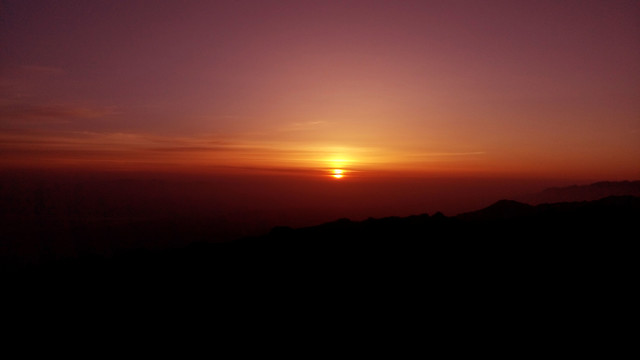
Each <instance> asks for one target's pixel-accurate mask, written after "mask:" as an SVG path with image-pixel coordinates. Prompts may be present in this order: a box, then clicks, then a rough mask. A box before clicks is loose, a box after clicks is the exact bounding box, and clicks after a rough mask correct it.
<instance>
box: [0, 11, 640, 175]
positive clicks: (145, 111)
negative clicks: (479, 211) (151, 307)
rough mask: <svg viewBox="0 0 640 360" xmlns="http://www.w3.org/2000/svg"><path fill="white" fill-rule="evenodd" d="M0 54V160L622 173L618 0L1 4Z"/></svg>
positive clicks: (623, 48) (631, 15)
mask: <svg viewBox="0 0 640 360" xmlns="http://www.w3.org/2000/svg"><path fill="white" fill-rule="evenodd" d="M0 44H1V47H0V51H1V52H0V154H1V157H0V167H3V168H14V167H36V168H38V167H41V168H48V167H84V168H100V169H125V170H126V169H147V168H148V169H165V170H166V169H168V170H170V171H183V170H199V171H201V170H206V171H214V172H233V171H285V172H295V173H305V174H306V173H308V174H315V173H318V174H327V173H328V172H329V171H330V170H331V169H334V168H340V169H343V170H344V171H345V178H344V179H347V178H348V177H349V176H353V175H363V176H364V174H367V175H366V176H373V175H374V174H381V173H385V174H407V173H411V174H420V173H423V174H434V173H436V174H476V175H478V174H482V175H496V176H498V175H505V176H506V175H508V176H513V175H517V176H553V177H557V178H563V177H564V178H594V179H603V180H616V179H629V178H634V179H635V178H640V2H638V1H612V0H608V1H587V0H582V1H557V0H554V1H513V0H512V1H454V0H451V1H427V0H423V1H345V0H343V1H329V0H324V1H306V0H298V1H265V0H260V1H189V0H186V1H185V0H181V1H140V0H127V1H90V0H77V1H72V0H68V1H55V0H46V1H40V0H15V1H14V0H2V1H0ZM344 179H341V181H342V180H344Z"/></svg>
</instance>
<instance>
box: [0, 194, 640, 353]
mask: <svg viewBox="0 0 640 360" xmlns="http://www.w3.org/2000/svg"><path fill="white" fill-rule="evenodd" d="M639 223H640V198H636V197H610V198H605V199H601V200H598V201H593V202H580V203H559V204H548V205H540V206H530V205H525V204H521V203H516V202H513V201H500V202H498V203H496V204H494V205H492V206H490V207H488V208H486V209H483V210H480V211H477V212H472V213H467V214H462V215H459V216H456V217H445V216H443V215H442V214H435V215H432V216H429V215H418V216H410V217H406V218H383V219H369V220H365V221H361V222H353V221H349V220H347V219H343V220H338V221H335V222H331V223H326V224H322V225H319V226H314V227H308V228H301V229H291V228H284V227H281V228H276V229H273V231H271V232H270V233H269V234H266V235H264V236H261V237H253V238H245V239H241V240H238V241H234V242H228V243H218V244H212V243H197V244H192V245H190V246H187V247H184V248H181V249H177V250H171V251H169V250H165V251H150V250H140V251H137V252H128V253H121V254H117V255H115V256H113V257H109V258H105V257H97V256H94V257H82V258H79V259H76V260H73V261H66V262H56V263H51V264H44V265H40V266H38V267H33V268H30V269H26V270H25V269H23V270H21V271H19V272H12V273H5V274H4V275H6V276H5V278H4V281H3V283H2V289H3V300H2V301H3V302H4V303H5V304H8V305H4V309H5V310H6V311H5V312H6V313H7V314H13V315H15V316H18V321H17V323H20V324H27V326H31V325H30V324H38V323H39V321H42V319H48V318H49V317H51V314H54V315H55V317H56V318H57V319H56V320H55V322H54V323H55V324H62V323H66V322H68V319H69V318H70V317H71V316H79V317H81V318H84V319H86V320H85V322H86V324H84V325H83V327H80V328H82V329H85V328H93V327H96V326H98V327H101V326H102V325H103V324H111V326H115V328H118V329H120V328H124V330H125V331H127V330H128V331H134V332H135V331H138V329H139V328H138V327H133V328H130V329H128V328H127V326H123V325H124V324H131V323H135V324H139V325H145V326H148V327H151V328H155V329H156V331H158V330H157V329H161V331H163V332H165V333H166V334H175V333H176V332H181V331H183V330H185V329H194V328H197V329H200V327H205V328H207V329H218V330H219V331H222V332H229V331H232V330H230V329H236V331H246V330H247V329H248V328H249V327H252V326H255V325H256V324H262V328H261V330H260V333H261V334H272V333H273V331H274V329H275V328H277V327H279V326H285V327H288V328H289V329H291V330H293V332H296V333H298V334H296V336H302V337H304V336H307V337H308V334H309V333H308V332H307V331H321V332H324V333H325V335H326V334H329V333H330V334H331V336H333V337H338V338H341V339H352V338H353V337H354V336H359V335H360V336H364V337H366V338H371V337H372V336H373V337H372V338H376V337H377V338H380V337H382V338H384V340H385V341H386V340H387V339H388V338H389V337H390V336H397V337H400V338H402V341H403V342H406V341H409V342H414V343H418V344H421V346H422V344H423V341H424V339H429V340H430V341H432V342H435V343H436V344H439V345H441V346H442V347H444V348H446V351H447V352H450V351H462V350H465V351H473V352H474V353H475V352H479V351H492V354H493V353H495V351H498V352H500V353H509V354H512V350H513V348H516V349H517V350H516V351H518V352H519V353H520V352H524V351H526V352H527V353H545V354H546V353H548V351H550V350H551V349H553V351H554V353H557V352H558V346H560V347H562V348H563V349H564V350H563V351H564V352H567V354H568V353H571V354H573V353H575V351H576V349H581V350H582V351H588V352H589V353H591V354H594V353H598V354H602V355H604V354H607V355H610V354H612V352H614V353H615V352H616V351H621V350H619V349H621V347H620V345H621V344H625V343H628V342H629V341H630V340H631V335H630V333H629V332H628V331H626V330H623V329H626V328H628V326H624V324H625V323H626V322H628V320H627V319H629V316H630V315H629V314H631V311H632V309H634V308H635V306H636V300H635V299H636V297H635V286H634V284H635V283H636V282H637V281H636V277H635V275H634V274H635V273H636V271H635V270H636V269H635V268H636V267H637V266H636V262H637V260H636V254H637V251H636V250H635V248H636V245H637V244H636V243H637V241H638V240H637V239H638V230H637V227H638V224H639ZM26 319H29V320H28V321H27V320H26ZM176 323H177V325H171V326H168V325H167V324H176ZM627 325H628V324H627ZM133 329H135V330H133ZM326 330H329V331H328V332H327V331H326ZM198 331H199V330H198ZM237 333H242V332H237ZM234 334H235V333H234ZM136 336H137V335H136ZM134 337H135V336H134ZM323 339H324V338H323ZM369 348H372V347H371V345H369ZM373 348H375V349H377V348H378V346H377V345H375V346H373ZM482 349H485V350H482ZM488 349H491V350H488ZM397 351H398V350H397V349H395V348H394V350H393V352H394V354H396V353H397Z"/></svg>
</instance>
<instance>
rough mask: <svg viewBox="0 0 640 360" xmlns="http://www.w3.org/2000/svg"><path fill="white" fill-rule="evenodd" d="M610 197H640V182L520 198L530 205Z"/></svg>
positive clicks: (604, 183)
mask: <svg viewBox="0 0 640 360" xmlns="http://www.w3.org/2000/svg"><path fill="white" fill-rule="evenodd" d="M608 196H640V181H601V182H597V183H593V184H589V185H573V186H567V187H553V188H549V189H546V190H544V191H542V192H540V193H537V194H530V195H525V196H522V197H519V198H518V199H517V200H519V201H522V202H526V203H529V204H543V203H557V202H571V201H591V200H598V199H602V198H605V197H608Z"/></svg>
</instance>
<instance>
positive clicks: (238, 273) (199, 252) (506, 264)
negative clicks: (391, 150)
mask: <svg viewBox="0 0 640 360" xmlns="http://www.w3.org/2000/svg"><path fill="white" fill-rule="evenodd" d="M639 223H640V198H638V197H630V196H625V197H608V198H605V199H601V200H597V201H591V202H571V203H556V204H542V205H537V206H531V205H527V204H522V203H518V202H515V201H508V200H502V201H499V202H497V203H495V204H493V205H491V206H489V207H487V208H485V209H482V210H479V211H475V212H470V213H465V214H460V215H458V216H454V217H446V216H444V215H442V214H440V213H437V214H435V215H433V216H429V215H427V214H423V215H415V216H409V217H404V218H400V217H388V218H381V219H373V218H371V219H368V220H364V221H359V222H354V221H350V220H348V219H340V220H337V221H334V222H329V223H325V224H321V225H318V226H313V227H306V228H299V229H293V228H288V227H278V228H274V229H273V230H272V231H271V232H269V233H268V234H266V235H263V236H258V237H247V238H243V239H239V240H236V241H232V242H226V243H207V242H198V243H193V244H191V245H189V246H186V247H182V248H177V249H165V250H149V249H146V250H142V249H140V250H136V251H127V252H121V253H118V254H116V255H114V256H112V257H104V256H97V255H94V256H85V257H81V258H78V259H75V260H67V261H54V262H52V263H49V264H43V265H40V266H35V267H32V268H30V270H24V271H23V273H25V274H26V273H29V272H30V271H31V272H35V273H38V274H40V275H39V276H42V275H43V274H45V275H46V276H55V277H58V278H73V277H78V276H81V277H84V276H90V277H92V278H95V277H98V278H105V277H108V278H113V277H116V278H120V279H121V280H125V279H131V277H132V276H133V277H134V278H135V276H140V275H141V274H146V275H145V276H151V277H158V278H161V277H175V276H189V277H193V276H206V277H207V278H208V279H209V281H210V280H212V279H217V280H218V281H240V280H244V281H246V280H247V279H254V280H255V279H257V278H263V279H264V278H270V277H276V278H278V279H289V280H291V281H305V280H304V279H306V278H307V277H309V276H311V277H316V278H317V277H325V276H327V277H328V278H332V279H333V280H334V281H337V282H343V281H344V278H343V276H348V277H353V276H356V277H362V279H365V280H366V281H372V280H373V277H375V276H382V277H389V276H390V277H393V278H395V279H396V280H397V281H414V280H415V281H418V279H421V278H422V277H423V276H425V275H426V274H430V273H431V274H433V272H436V273H440V272H444V274H445V275H446V277H450V276H454V277H455V276H462V275H463V273H464V274H466V275H465V276H470V277H475V276H476V275H477V274H484V275H482V276H489V274H491V276H497V277H498V278H509V277H512V276H516V275H514V274H518V276H523V274H531V273H532V272H537V273H539V272H542V273H545V274H548V275H550V273H551V272H553V271H563V270H567V269H575V270H579V271H587V272H589V271H596V270H594V269H595V268H598V269H601V270H602V267H603V266H610V267H613V268H617V267H619V266H621V265H623V264H627V265H628V263H625V262H624V261H622V262H618V261H619V260H620V261H621V260H622V259H623V258H625V257H626V256H628V255H629V254H630V252H628V251H629V249H631V248H632V246H634V245H635V243H636V242H637V240H636V238H637V235H638V234H637V233H638V230H637V224H639ZM132 231H133V229H132ZM594 267H595V268H594ZM62 274H64V275H62ZM376 274H377V275H376ZM46 276H45V277H46ZM367 279H368V280H367ZM512 280H515V279H512Z"/></svg>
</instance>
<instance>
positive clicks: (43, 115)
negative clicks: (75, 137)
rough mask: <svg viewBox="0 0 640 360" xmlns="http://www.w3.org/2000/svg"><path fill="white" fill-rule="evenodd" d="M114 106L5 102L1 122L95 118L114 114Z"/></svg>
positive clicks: (0, 115)
mask: <svg viewBox="0 0 640 360" xmlns="http://www.w3.org/2000/svg"><path fill="white" fill-rule="evenodd" d="M115 112H116V111H115V108H114V107H89V106H78V105H66V104H54V105H41V104H28V103H6V104H0V118H2V119H3V122H5V123H6V122H16V121H21V122H47V123H66V122H70V121H72V120H78V119H95V118H101V117H105V116H107V115H111V114H114V113H115Z"/></svg>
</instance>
